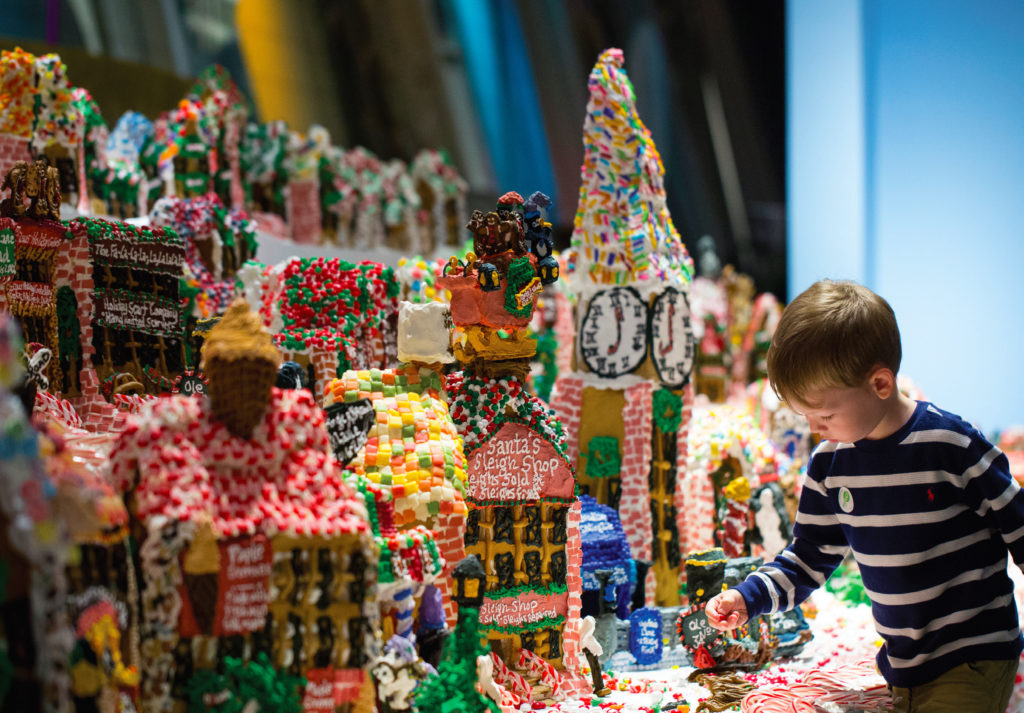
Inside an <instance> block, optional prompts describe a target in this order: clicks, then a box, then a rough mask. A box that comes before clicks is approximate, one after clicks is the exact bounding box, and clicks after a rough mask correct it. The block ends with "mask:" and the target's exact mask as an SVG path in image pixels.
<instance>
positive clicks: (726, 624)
mask: <svg viewBox="0 0 1024 713" xmlns="http://www.w3.org/2000/svg"><path fill="white" fill-rule="evenodd" d="M704 613H705V614H706V615H707V617H708V621H709V622H710V623H711V626H713V627H715V628H716V629H718V630H719V631H726V630H728V629H735V628H736V627H737V626H743V624H744V623H745V622H746V621H747V603H746V602H745V601H743V595H741V594H740V593H739V592H737V591H736V590H735V589H726V590H725V591H724V592H722V593H721V594H716V595H715V596H713V597H711V601H709V602H708V605H707V606H706V607H705V608H704Z"/></svg>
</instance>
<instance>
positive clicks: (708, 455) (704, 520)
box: [680, 405, 792, 557]
mask: <svg viewBox="0 0 1024 713" xmlns="http://www.w3.org/2000/svg"><path fill="white" fill-rule="evenodd" d="M681 480H682V488H681V492H682V506H683V507H684V508H685V510H686V513H687V518H686V521H685V523H684V527H683V528H682V530H681V538H680V539H681V540H682V546H683V547H684V548H686V551H687V552H693V551H698V550H706V549H709V548H711V547H720V548H722V550H724V552H725V556H726V557H743V556H747V555H751V554H761V553H764V552H765V551H767V552H768V553H769V554H771V555H774V554H775V553H777V552H779V551H781V550H782V548H783V547H785V545H787V544H788V543H789V539H791V538H792V532H791V526H790V524H789V520H788V516H787V515H786V512H785V508H784V504H783V502H782V492H781V490H779V486H778V485H777V483H776V481H777V480H778V472H777V466H776V459H775V447H774V446H773V445H772V443H771V441H769V440H768V437H767V436H766V435H765V434H764V432H763V431H762V430H761V429H760V428H759V427H758V425H757V423H756V422H755V421H754V419H753V418H752V417H751V416H750V415H749V414H748V413H746V412H745V411H744V410H743V409H742V408H740V407H736V406H730V405H715V406H713V407H712V408H711V409H709V410H702V411H701V412H699V413H697V414H695V415H694V418H693V423H692V424H691V428H690V443H689V447H688V449H687V472H686V473H685V476H684V477H683V478H682V479H681ZM780 510H781V511H780ZM762 511H763V512H762ZM755 534H756V536H755Z"/></svg>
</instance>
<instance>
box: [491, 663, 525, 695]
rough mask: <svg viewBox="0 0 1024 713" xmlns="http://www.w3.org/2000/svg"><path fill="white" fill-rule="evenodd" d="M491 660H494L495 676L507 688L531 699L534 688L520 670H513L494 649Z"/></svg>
mask: <svg viewBox="0 0 1024 713" xmlns="http://www.w3.org/2000/svg"><path fill="white" fill-rule="evenodd" d="M491 660H492V661H494V678H495V680H496V681H497V682H498V683H500V684H501V685H502V686H505V688H507V689H509V691H511V692H512V693H514V694H516V695H518V696H520V697H523V698H527V699H529V698H530V696H531V695H532V693H533V689H532V688H531V687H530V684H529V683H528V682H527V680H526V678H524V677H523V676H522V675H521V674H520V673H519V672H517V671H513V670H512V669H510V668H509V667H508V666H506V665H505V662H504V661H502V660H501V657H500V656H498V655H497V654H496V653H494V652H493V651H492V652H491Z"/></svg>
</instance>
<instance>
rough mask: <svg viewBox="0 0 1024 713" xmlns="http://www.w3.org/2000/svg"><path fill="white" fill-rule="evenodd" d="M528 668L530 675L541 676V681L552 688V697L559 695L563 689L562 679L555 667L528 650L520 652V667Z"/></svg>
mask: <svg viewBox="0 0 1024 713" xmlns="http://www.w3.org/2000/svg"><path fill="white" fill-rule="evenodd" d="M524 665H525V666H528V667H529V668H528V670H529V671H530V673H534V674H537V675H539V676H540V680H541V681H542V682H543V683H546V684H547V685H548V686H549V687H550V688H551V695H555V694H557V693H559V691H560V690H561V688H562V677H561V676H560V675H559V674H558V671H556V670H555V667H554V666H552V665H551V664H549V663H548V662H547V661H545V660H544V659H542V658H541V657H540V656H538V655H537V654H535V653H533V652H532V651H529V650H527V649H522V650H520V652H519V667H520V668H523V667H524Z"/></svg>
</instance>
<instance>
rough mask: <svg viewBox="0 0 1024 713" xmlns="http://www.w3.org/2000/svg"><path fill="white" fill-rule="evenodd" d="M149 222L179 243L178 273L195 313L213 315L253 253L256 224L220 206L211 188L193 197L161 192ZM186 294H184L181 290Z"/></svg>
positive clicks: (229, 297)
mask: <svg viewBox="0 0 1024 713" xmlns="http://www.w3.org/2000/svg"><path fill="white" fill-rule="evenodd" d="M150 225H152V226H153V227H156V228H170V229H171V230H173V231H174V232H175V233H177V234H178V235H179V236H181V238H182V240H183V241H184V243H185V253H186V264H185V274H184V276H183V280H184V285H185V287H186V290H187V291H188V295H187V296H188V297H189V298H190V300H189V301H190V304H191V306H192V310H191V316H194V317H196V318H197V319H202V318H208V317H212V316H214V315H218V314H221V313H223V312H224V310H226V309H227V307H228V304H230V302H231V300H232V299H233V298H234V296H235V275H236V274H237V273H238V270H239V269H240V268H241V267H242V265H244V264H245V263H246V262H247V261H249V260H250V259H252V258H254V257H255V255H256V249H257V247H258V245H257V242H256V228H255V226H254V225H253V223H252V221H250V220H249V219H248V217H247V216H246V214H245V213H244V212H242V211H240V210H235V209H233V208H225V207H224V204H223V203H222V202H221V199H220V198H219V197H218V196H217V194H215V193H208V194H206V195H204V196H199V197H196V198H174V197H169V198H161V199H160V200H159V201H157V203H156V205H155V206H154V207H153V212H152V213H151V215H150ZM183 296H186V295H183Z"/></svg>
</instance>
